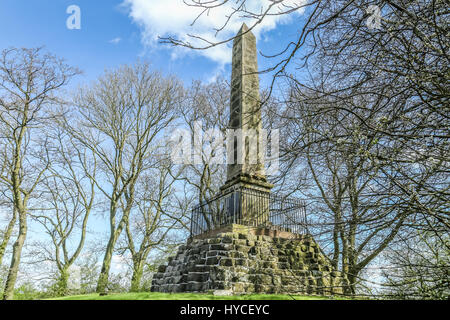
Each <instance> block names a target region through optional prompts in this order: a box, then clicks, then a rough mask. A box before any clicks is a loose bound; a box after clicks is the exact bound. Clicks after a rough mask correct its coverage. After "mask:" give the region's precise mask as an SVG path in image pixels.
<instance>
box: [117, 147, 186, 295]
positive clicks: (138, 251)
mask: <svg viewBox="0 0 450 320" xmlns="http://www.w3.org/2000/svg"><path fill="white" fill-rule="evenodd" d="M173 166H174V165H173V164H172V163H171V160H170V159H169V158H168V152H167V153H166V156H164V157H160V158H159V159H155V163H154V167H153V168H152V169H149V170H147V171H146V172H145V174H143V175H142V177H141V179H140V181H139V183H138V188H137V190H138V191H137V193H136V205H135V208H134V210H133V212H132V213H131V216H130V221H129V223H128V224H127V226H126V239H125V241H124V242H125V245H124V247H123V249H120V248H119V252H122V254H123V253H124V252H125V251H129V252H130V253H131V260H132V271H133V275H132V278H131V288H130V291H132V292H137V291H140V290H141V282H142V277H143V274H144V268H145V266H146V264H147V259H148V257H149V255H150V253H152V252H154V251H155V250H160V249H163V248H164V247H166V246H167V245H170V244H173V243H174V241H175V243H177V242H176V237H174V236H175V235H174V233H175V232H176V231H177V230H178V229H179V228H182V227H183V226H180V225H179V224H178V221H179V220H180V219H182V218H183V215H186V213H188V211H183V210H182V208H179V207H178V206H177V205H176V202H175V203H173V202H174V196H175V195H174V193H175V192H176V187H175V185H174V184H175V182H176V181H177V180H176V177H173V176H172V175H171V168H172V167H173ZM174 216H176V217H177V219H173V217H174Z"/></svg>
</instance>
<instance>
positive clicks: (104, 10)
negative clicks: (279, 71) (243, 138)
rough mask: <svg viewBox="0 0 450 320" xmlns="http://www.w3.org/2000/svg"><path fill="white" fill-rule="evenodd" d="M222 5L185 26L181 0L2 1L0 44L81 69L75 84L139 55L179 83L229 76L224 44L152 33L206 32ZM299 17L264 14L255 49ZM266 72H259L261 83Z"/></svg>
mask: <svg viewBox="0 0 450 320" xmlns="http://www.w3.org/2000/svg"><path fill="white" fill-rule="evenodd" d="M251 1H256V0H251ZM258 1H259V0H258ZM266 1H267V0H266ZM289 1H291V0H289ZM70 5H77V6H79V7H80V9H81V30H69V29H67V27H66V20H67V19H68V17H69V16H70V14H67V13H66V10H67V8H68V7H69V6H70ZM225 12H226V11H225V9H224V10H223V11H218V12H216V13H215V14H216V16H212V17H207V18H206V19H204V20H200V21H199V23H198V24H197V25H196V27H195V28H192V27H189V21H191V18H190V16H189V14H186V8H185V7H184V5H183V3H182V1H181V0H95V1H92V0H78V1H75V0H33V1H30V0H2V1H1V2H0V50H1V49H4V48H7V47H10V46H14V47H36V46H45V48H46V49H47V50H48V51H50V52H51V53H53V54H56V55H57V56H59V57H63V58H65V59H66V60H67V61H68V63H69V64H71V65H74V66H77V67H79V68H80V69H81V70H82V71H83V72H84V75H83V76H82V77H79V78H78V79H77V82H78V83H80V82H85V81H86V80H87V81H89V80H93V79H95V78H96V77H97V76H98V75H100V74H101V73H102V72H103V71H104V69H105V68H111V67H115V66H118V65H120V64H124V63H132V62H134V61H135V60H136V59H138V58H144V59H147V60H148V61H150V62H151V63H152V65H153V67H154V68H155V69H159V70H162V71H163V72H165V73H170V74H176V75H177V76H179V77H180V78H181V79H182V80H183V81H185V82H186V83H189V82H191V80H194V79H199V80H202V81H206V82H207V81H210V80H211V79H213V78H214V77H215V76H216V75H218V74H222V75H224V76H225V77H226V78H228V77H229V76H230V68H229V63H228V62H229V61H227V59H228V58H231V57H228V56H229V55H228V52H227V51H226V50H227V49H226V46H222V47H221V48H218V49H217V50H216V49H214V50H215V52H213V51H214V50H209V51H206V52H205V51H202V52H199V51H195V52H194V51H193V50H181V49H177V48H173V47H171V46H168V45H163V44H160V43H158V42H157V41H155V39H156V37H157V36H158V35H167V34H165V33H167V32H168V30H170V33H172V34H174V35H176V36H178V37H183V36H184V35H185V34H186V33H187V32H198V33H204V32H210V31H211V30H212V27H213V25H214V23H215V21H216V20H220V17H223V16H224V13H225ZM214 19H216V20H214ZM299 22H301V15H294V18H293V19H292V18H291V19H289V18H288V19H285V20H283V21H276V20H274V21H269V22H268V23H267V25H265V26H262V28H261V29H260V30H259V31H257V37H258V47H259V49H260V50H262V51H263V52H264V53H267V54H269V53H275V52H276V50H278V49H281V48H282V47H283V44H285V43H286V41H288V40H292V36H295V34H296V33H297V30H298V29H299V27H300V23H299ZM241 23H242V21H240V20H239V19H237V20H236V21H234V22H233V24H230V28H229V29H228V30H226V32H225V33H224V34H223V35H222V36H223V37H225V36H230V35H232V34H234V32H235V31H236V28H238V26H239V25H240V24H241ZM114 39H115V41H113V40H114ZM219 39H220V37H219ZM269 62H270V61H269ZM259 63H260V69H262V68H264V67H266V66H267V65H268V64H267V61H265V60H264V59H263V58H262V57H261V56H260V57H259ZM267 79H269V78H268V77H266V78H264V77H263V79H262V80H263V82H262V83H263V84H264V82H265V81H264V80H266V81H267Z"/></svg>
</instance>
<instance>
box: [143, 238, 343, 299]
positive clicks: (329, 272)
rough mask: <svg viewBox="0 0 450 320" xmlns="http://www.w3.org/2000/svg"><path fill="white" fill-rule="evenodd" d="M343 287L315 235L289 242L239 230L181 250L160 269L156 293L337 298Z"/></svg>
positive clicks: (189, 243) (190, 243) (157, 274)
mask: <svg viewBox="0 0 450 320" xmlns="http://www.w3.org/2000/svg"><path fill="white" fill-rule="evenodd" d="M343 283H344V280H343V279H342V277H341V275H340V273H339V272H336V271H334V270H333V268H332V266H331V265H330V262H329V260H328V258H327V257H326V256H325V255H324V254H323V253H322V251H321V249H320V248H319V246H318V245H317V243H316V242H315V241H314V240H313V239H312V237H310V236H303V237H301V238H299V239H283V238H272V237H269V236H264V235H258V236H256V235H253V234H248V233H238V232H234V233H221V234H217V235H215V236H213V237H210V238H207V239H194V240H192V241H191V242H188V244H187V245H185V246H181V247H180V248H179V250H178V253H177V254H176V256H174V257H172V258H171V259H169V263H168V265H163V266H160V268H159V270H158V272H157V273H156V274H155V275H154V278H153V282H152V289H151V290H152V291H154V292H207V291H210V290H231V291H232V292H233V294H249V293H296V294H318V295H331V294H340V293H342V285H343Z"/></svg>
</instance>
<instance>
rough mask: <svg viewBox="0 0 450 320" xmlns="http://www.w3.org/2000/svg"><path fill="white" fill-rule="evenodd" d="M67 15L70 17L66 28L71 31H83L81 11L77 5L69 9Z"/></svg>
mask: <svg viewBox="0 0 450 320" xmlns="http://www.w3.org/2000/svg"><path fill="white" fill-rule="evenodd" d="M66 13H67V14H70V16H69V17H68V18H67V20H66V26H67V29H69V30H80V29H81V9H80V7H79V6H77V5H71V6H68V7H67V10H66Z"/></svg>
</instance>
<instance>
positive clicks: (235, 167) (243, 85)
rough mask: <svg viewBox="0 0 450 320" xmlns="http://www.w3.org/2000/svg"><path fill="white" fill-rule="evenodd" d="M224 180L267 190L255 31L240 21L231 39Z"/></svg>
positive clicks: (223, 188)
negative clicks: (226, 157) (228, 113)
mask: <svg viewBox="0 0 450 320" xmlns="http://www.w3.org/2000/svg"><path fill="white" fill-rule="evenodd" d="M229 128H230V129H233V131H232V132H233V134H232V135H230V134H229V135H228V137H227V138H228V139H229V140H228V141H229V142H228V150H227V151H228V153H227V154H228V167H227V182H226V183H225V185H224V186H223V187H222V190H226V189H228V188H230V187H236V186H245V187H253V188H257V189H259V190H265V191H270V189H271V188H272V187H273V186H272V185H271V184H270V183H267V179H266V175H265V170H264V151H265V146H264V137H263V136H262V132H261V128H262V120H261V101H260V96H259V76H258V62H257V52H256V38H255V35H254V34H253V33H252V32H251V31H249V29H248V27H247V25H246V24H245V23H244V24H243V25H242V27H241V29H240V30H239V32H238V34H237V36H236V37H235V39H234V42H233V57H232V72H231V104H230V122H229Z"/></svg>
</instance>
